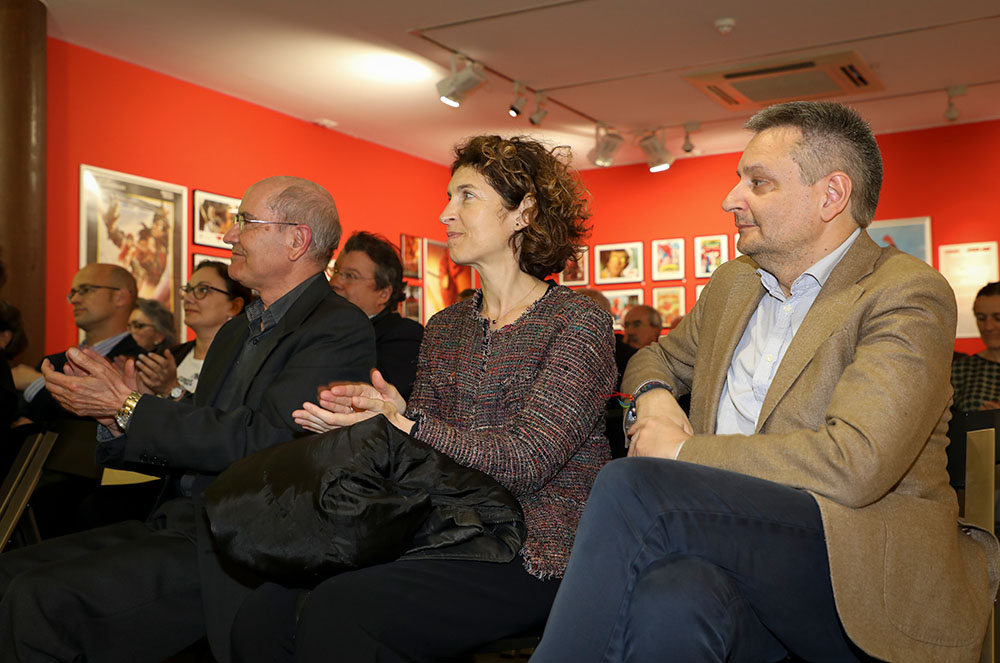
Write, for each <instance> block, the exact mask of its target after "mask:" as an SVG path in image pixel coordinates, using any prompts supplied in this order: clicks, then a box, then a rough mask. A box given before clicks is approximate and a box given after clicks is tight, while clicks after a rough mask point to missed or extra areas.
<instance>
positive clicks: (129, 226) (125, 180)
mask: <svg viewBox="0 0 1000 663" xmlns="http://www.w3.org/2000/svg"><path fill="white" fill-rule="evenodd" d="M95 262H103V263H111V264H115V265H120V266H121V267H124V268H125V269H127V270H128V271H129V272H131V274H132V276H134V277H135V281H136V285H137V286H138V289H139V297H141V298H144V299H156V300H158V301H160V302H161V303H163V305H164V306H166V307H167V308H168V309H170V310H171V311H172V312H174V313H175V316H174V317H175V319H176V320H177V323H178V326H177V334H178V337H181V335H182V333H183V329H182V328H181V326H180V324H179V323H180V316H179V315H176V313H177V312H178V311H180V308H181V300H180V295H179V293H178V292H177V288H178V286H180V285H181V283H183V282H184V281H185V280H186V279H187V273H186V264H187V188H186V187H183V186H180V185H178V184H170V183H168V182H160V181H158V180H152V179H148V178H145V177H139V176H138V175H129V174H127V173H119V172H115V171H113V170H106V169H104V168H97V167H94V166H88V165H86V164H81V166H80V267H83V266H85V265H89V264H91V263H95Z"/></svg>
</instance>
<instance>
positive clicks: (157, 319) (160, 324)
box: [135, 299, 177, 347]
mask: <svg viewBox="0 0 1000 663" xmlns="http://www.w3.org/2000/svg"><path fill="white" fill-rule="evenodd" d="M135 307H136V308H137V309H139V310H140V311H142V313H143V315H145V316H146V317H147V318H149V321H150V322H151V323H152V325H153V328H154V329H156V332H157V333H158V334H163V341H162V342H161V343H160V345H163V346H165V347H169V346H171V345H173V344H174V341H175V340H176V339H177V334H176V332H175V331H174V314H173V313H171V312H170V311H168V310H167V307H166V306H164V305H163V304H161V303H160V302H158V301H157V300H155V299H137V300H136V302H135Z"/></svg>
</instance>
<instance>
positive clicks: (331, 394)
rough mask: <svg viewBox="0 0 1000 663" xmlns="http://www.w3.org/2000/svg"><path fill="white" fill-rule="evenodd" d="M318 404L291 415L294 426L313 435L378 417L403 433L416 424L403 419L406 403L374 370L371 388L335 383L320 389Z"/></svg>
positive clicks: (303, 407) (310, 405) (307, 404)
mask: <svg viewBox="0 0 1000 663" xmlns="http://www.w3.org/2000/svg"><path fill="white" fill-rule="evenodd" d="M316 400H317V401H318V403H308V402H307V403H303V404H302V409H301V410H295V411H294V412H292V419H294V420H295V423H297V424H298V425H300V426H302V427H303V428H304V429H306V430H308V431H312V432H314V433H325V432H326V431H329V430H333V429H334V428H341V427H343V426H351V425H354V424H356V423H358V422H359V421H364V420H365V419H370V418H371V417H374V416H377V415H379V414H381V415H384V416H385V418H386V419H388V420H389V422H390V423H392V425H393V426H395V427H396V428H398V429H400V430H401V431H403V432H404V433H409V432H410V430H411V429H412V428H413V423H414V422H413V421H411V420H410V419H407V418H406V417H404V416H403V412H405V411H406V401H404V400H403V397H402V396H400V395H399V391H397V389H396V388H395V387H394V386H392V385H391V384H389V383H388V382H386V381H385V378H383V377H382V374H381V373H380V372H379V371H378V370H372V383H371V384H365V383H363V382H332V383H330V384H329V385H326V386H325V387H320V389H319V393H318V395H317V399H316Z"/></svg>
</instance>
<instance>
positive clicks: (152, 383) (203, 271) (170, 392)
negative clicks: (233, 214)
mask: <svg viewBox="0 0 1000 663" xmlns="http://www.w3.org/2000/svg"><path fill="white" fill-rule="evenodd" d="M180 291H181V294H182V295H183V296H184V324H186V325H187V326H188V327H190V328H191V329H192V330H193V331H194V334H195V339H194V340H193V341H188V342H187V343H182V344H180V345H178V346H176V347H173V348H171V349H170V350H166V351H164V353H163V355H157V354H146V355H141V356H140V357H139V358H138V359H137V360H136V363H135V367H136V371H137V373H138V376H139V386H140V387H142V388H144V389H145V393H152V394H157V395H159V396H167V397H170V398H174V399H178V398H181V397H182V396H184V395H185V394H188V393H194V391H195V389H196V388H197V387H198V376H199V375H200V374H201V364H202V361H203V360H204V359H205V355H206V354H207V353H208V348H209V346H211V345H212V340H213V339H214V338H215V334H216V332H218V331H219V328H221V327H222V325H223V324H224V323H225V322H226V321H227V320H229V319H230V318H232V317H233V316H235V315H239V314H240V312H241V311H243V307H244V306H246V305H247V304H249V303H250V301H251V299H253V293H251V292H250V290H249V289H248V288H246V287H244V286H242V285H240V284H239V283H237V282H236V281H234V280H233V279H232V278H230V276H229V271H228V267H227V266H226V264H225V263H222V262H219V261H217V260H209V261H205V262H203V263H201V264H200V265H199V266H198V269H196V270H195V271H194V273H193V274H191V279H190V281H189V282H188V283H187V285H182V286H181V287H180Z"/></svg>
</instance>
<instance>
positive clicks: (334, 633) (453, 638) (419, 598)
mask: <svg viewBox="0 0 1000 663" xmlns="http://www.w3.org/2000/svg"><path fill="white" fill-rule="evenodd" d="M558 587H559V581H558V580H554V579H553V580H539V579H538V578H535V577H534V576H532V575H530V574H529V573H528V572H527V571H525V570H524V566H523V564H522V561H521V557H520V555H518V556H517V557H515V558H514V561H512V562H509V563H507V564H492V563H489V562H470V561H461V560H400V561H396V562H390V563H388V564H381V565H379V566H372V567H369V568H364V569H359V570H357V571H349V572H347V573H342V574H340V575H337V576H334V577H333V578H330V579H329V580H326V581H324V582H322V583H320V585H319V586H317V587H316V589H314V590H313V591H312V592H311V593H308V594H306V593H305V592H303V591H300V590H295V589H287V588H285V587H282V586H280V585H276V584H273V583H268V584H265V585H262V586H261V587H259V588H258V589H257V590H256V591H255V592H254V593H253V594H252V595H251V596H250V597H249V599H247V600H246V601H245V602H244V603H243V606H242V607H241V608H240V611H239V613H238V614H237V616H236V622H235V623H234V625H233V644H232V653H233V661H234V663H248V662H250V661H260V662H261V663H279V662H281V661H292V660H294V661H297V662H303V661H308V662H316V663H327V662H329V661H336V662H337V663H375V661H378V662H379V663H398V662H402V661H425V662H427V663H440V662H441V661H447V660H450V659H453V658H455V657H457V656H459V655H461V654H464V653H466V652H468V651H471V650H474V649H475V648H476V647H478V646H480V645H482V644H484V643H486V642H490V641H493V640H497V639H499V638H503V637H506V636H511V635H516V634H518V633H521V632H524V631H528V630H532V629H540V628H541V627H542V625H543V624H544V623H545V618H546V616H547V615H548V612H549V608H550V607H551V605H552V600H553V599H554V598H555V594H556V590H557V589H558ZM296 615H297V616H298V623H296Z"/></svg>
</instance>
